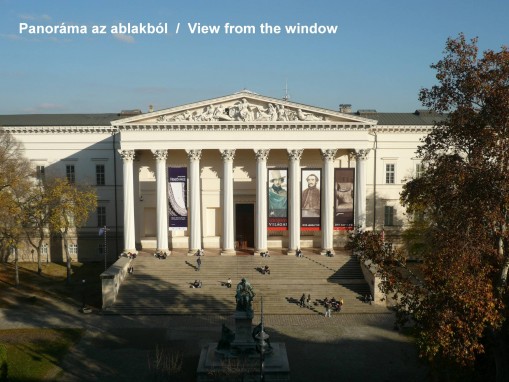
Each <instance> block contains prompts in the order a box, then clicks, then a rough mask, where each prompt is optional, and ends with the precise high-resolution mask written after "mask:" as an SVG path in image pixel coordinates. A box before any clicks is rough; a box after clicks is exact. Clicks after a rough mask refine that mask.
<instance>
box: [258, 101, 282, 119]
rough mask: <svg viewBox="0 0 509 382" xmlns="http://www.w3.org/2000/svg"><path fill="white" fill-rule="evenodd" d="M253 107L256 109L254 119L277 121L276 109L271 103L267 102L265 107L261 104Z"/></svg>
mask: <svg viewBox="0 0 509 382" xmlns="http://www.w3.org/2000/svg"><path fill="white" fill-rule="evenodd" d="M255 108H256V110H257V116H256V118H255V121H277V110H276V108H275V107H274V105H273V104H271V103H269V105H268V107H266V108H262V107H261V106H255Z"/></svg>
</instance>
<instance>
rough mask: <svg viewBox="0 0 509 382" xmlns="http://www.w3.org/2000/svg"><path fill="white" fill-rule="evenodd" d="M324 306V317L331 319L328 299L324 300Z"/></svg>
mask: <svg viewBox="0 0 509 382" xmlns="http://www.w3.org/2000/svg"><path fill="white" fill-rule="evenodd" d="M323 305H324V306H325V317H331V303H330V301H329V300H328V299H326V300H325V301H324V303H323Z"/></svg>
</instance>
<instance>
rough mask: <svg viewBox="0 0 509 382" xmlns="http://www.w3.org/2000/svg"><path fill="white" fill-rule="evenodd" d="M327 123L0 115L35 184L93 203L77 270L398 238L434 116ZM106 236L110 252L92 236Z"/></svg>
mask: <svg viewBox="0 0 509 382" xmlns="http://www.w3.org/2000/svg"><path fill="white" fill-rule="evenodd" d="M346 106H348V105H343V108H342V109H341V111H332V110H328V109H323V108H319V107H314V106H308V105H303V104H298V103H294V102H289V101H287V100H280V99H275V98H270V97H266V96H261V95H258V94H256V93H253V92H249V91H241V92H238V93H235V94H232V95H228V96H225V97H219V98H216V99H210V100H206V101H200V102H196V103H192V104H187V105H182V106H178V107H171V108H168V109H164V110H160V111H149V112H148V113H141V112H123V113H120V114H73V115H66V114H59V115H2V116H0V126H1V127H2V128H3V129H4V130H6V131H9V132H11V133H13V134H14V136H15V137H16V138H17V139H18V140H19V141H21V142H22V143H23V145H24V150H25V154H26V156H27V157H28V158H29V159H30V161H31V162H32V163H33V166H34V169H36V170H37V171H38V173H39V176H67V177H68V178H69V179H70V180H72V181H75V182H82V183H87V184H90V185H93V186H94V187H96V189H97V194H98V208H97V211H96V212H95V213H94V214H92V215H91V217H90V219H89V222H88V224H87V225H86V226H85V227H83V228H82V229H81V230H80V233H79V235H78V237H77V238H76V248H79V250H78V249H76V252H77V254H78V256H79V257H81V258H83V259H84V260H94V259H100V258H101V256H102V255H103V254H104V251H106V252H107V253H110V254H111V256H112V257H113V256H116V255H117V254H118V253H119V252H121V251H131V252H133V251H137V250H140V249H151V250H159V251H166V252H169V253H170V252H171V251H172V250H173V249H177V248H179V249H186V250H188V252H189V253H190V254H191V253H194V252H196V251H197V250H199V249H201V248H210V249H212V248H214V249H217V250H219V251H220V252H221V253H222V254H224V255H234V254H235V253H236V250H244V249H245V250H252V252H253V253H260V252H264V251H267V250H268V249H270V248H283V249H285V250H286V252H287V253H289V254H291V253H295V251H296V250H297V249H299V248H314V249H316V250H317V251H319V252H321V253H326V252H327V251H331V252H333V251H334V248H338V247H341V246H343V245H344V242H345V238H346V233H347V232H348V230H351V229H354V227H363V228H367V229H372V228H375V229H381V228H382V227H384V228H385V229H386V231H388V232H390V231H391V230H394V231H397V230H399V229H400V228H401V227H402V226H403V225H404V224H405V222H406V221H407V219H406V217H405V215H404V210H403V209H402V208H401V206H400V204H399V193H400V191H401V187H402V185H403V183H404V182H405V181H406V180H407V179H409V178H411V177H414V176H417V175H418V172H419V170H420V162H419V160H418V158H416V154H415V153H416V148H417V145H418V144H419V140H420V139H421V138H422V137H423V136H424V135H425V134H426V133H427V132H428V131H429V129H430V127H431V126H432V124H433V120H434V119H436V118H438V116H437V115H434V114H431V113H429V112H427V111H416V112H414V113H378V112H376V111H374V110H360V111H358V112H352V111H351V110H350V109H349V108H348V107H346ZM104 226H106V227H107V228H108V230H107V238H106V239H105V240H103V238H99V237H98V236H97V231H98V228H100V227H104Z"/></svg>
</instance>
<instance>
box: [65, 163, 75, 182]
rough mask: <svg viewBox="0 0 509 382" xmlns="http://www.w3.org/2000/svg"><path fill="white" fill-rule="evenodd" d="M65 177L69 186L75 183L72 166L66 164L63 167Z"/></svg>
mask: <svg viewBox="0 0 509 382" xmlns="http://www.w3.org/2000/svg"><path fill="white" fill-rule="evenodd" d="M65 176H66V177H67V181H68V182H69V183H71V184H74V183H75V182H76V176H75V172H74V165H73V164H68V165H66V166H65Z"/></svg>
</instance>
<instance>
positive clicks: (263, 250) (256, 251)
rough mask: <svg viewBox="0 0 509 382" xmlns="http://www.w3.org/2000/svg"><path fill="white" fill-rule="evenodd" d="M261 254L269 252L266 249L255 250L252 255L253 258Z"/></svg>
mask: <svg viewBox="0 0 509 382" xmlns="http://www.w3.org/2000/svg"><path fill="white" fill-rule="evenodd" d="M262 252H269V250H268V249H267V248H260V249H255V251H254V253H253V254H254V255H255V256H260V254H261V253H262Z"/></svg>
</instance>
